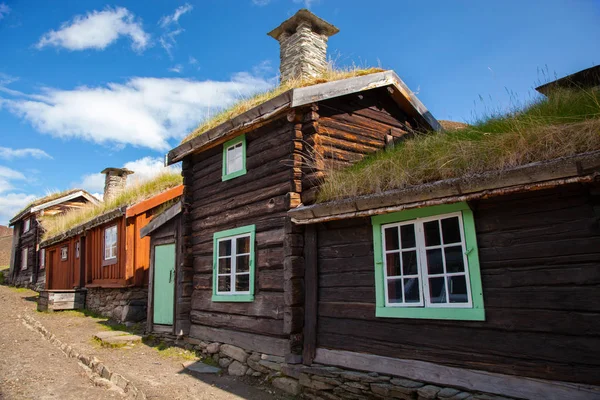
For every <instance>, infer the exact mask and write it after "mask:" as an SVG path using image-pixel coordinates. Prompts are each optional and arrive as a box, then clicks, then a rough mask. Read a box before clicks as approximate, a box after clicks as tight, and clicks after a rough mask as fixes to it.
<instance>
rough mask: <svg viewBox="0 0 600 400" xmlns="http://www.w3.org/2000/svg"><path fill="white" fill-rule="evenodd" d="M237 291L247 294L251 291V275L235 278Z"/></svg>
mask: <svg viewBox="0 0 600 400" xmlns="http://www.w3.org/2000/svg"><path fill="white" fill-rule="evenodd" d="M235 290H236V291H238V292H247V291H249V290H250V275H247V274H246V275H236V276H235Z"/></svg>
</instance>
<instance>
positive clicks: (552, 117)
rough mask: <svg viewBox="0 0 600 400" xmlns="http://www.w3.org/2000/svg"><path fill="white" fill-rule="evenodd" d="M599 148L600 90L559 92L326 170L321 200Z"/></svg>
mask: <svg viewBox="0 0 600 400" xmlns="http://www.w3.org/2000/svg"><path fill="white" fill-rule="evenodd" d="M595 150H600V91H598V90H576V91H565V90H563V91H555V92H554V93H551V94H550V96H549V97H548V98H543V99H539V100H537V101H534V102H533V103H532V104H530V105H528V106H526V107H523V108H521V109H520V110H515V111H514V112H511V113H509V114H507V115H495V116H491V117H489V118H487V119H485V120H482V121H479V122H477V123H475V124H473V125H471V126H467V127H465V128H462V129H457V130H454V131H451V132H441V133H422V134H414V135H413V136H412V137H410V138H407V139H406V140H404V141H402V142H400V143H398V144H396V146H395V147H394V148H393V149H390V150H387V151H382V152H378V153H375V154H373V155H371V156H368V157H366V158H365V159H364V160H363V161H361V162H359V163H357V164H355V165H353V166H351V167H349V168H346V169H343V170H339V169H338V170H329V171H326V176H327V178H326V179H325V181H324V182H323V185H322V186H321V190H320V193H319V195H318V201H319V202H324V201H329V200H334V199H340V198H346V197H351V196H356V195H362V194H370V193H378V192H384V191H386V190H391V189H397V188H403V187H407V186H412V185H418V184H422V183H426V182H434V181H437V180H443V179H449V178H455V177H464V176H467V177H468V176H470V175H476V174H479V173H482V172H486V171H502V170H506V169H510V168H514V167H517V166H520V165H525V164H529V163H532V162H537V161H545V160H551V159H556V158H560V157H566V156H572V155H575V154H581V153H585V152H590V151H595Z"/></svg>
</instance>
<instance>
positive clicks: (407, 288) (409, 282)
mask: <svg viewBox="0 0 600 400" xmlns="http://www.w3.org/2000/svg"><path fill="white" fill-rule="evenodd" d="M419 290H420V288H419V278H409V279H405V280H404V299H405V302H406V303H418V302H419V301H420V299H419Z"/></svg>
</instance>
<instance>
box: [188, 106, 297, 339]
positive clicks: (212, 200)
mask: <svg viewBox="0 0 600 400" xmlns="http://www.w3.org/2000/svg"><path fill="white" fill-rule="evenodd" d="M296 134H297V132H296V130H295V129H294V124H292V123H290V122H289V121H288V120H287V118H286V117H285V116H284V117H283V118H280V119H278V120H275V121H273V122H271V123H269V124H267V125H265V126H263V127H261V128H259V129H257V130H255V131H251V132H249V133H247V134H246V169H247V173H246V174H245V175H243V176H240V177H237V178H234V179H231V180H228V181H224V182H223V181H222V179H221V177H222V151H223V148H222V146H216V147H214V148H212V149H209V150H206V151H204V152H202V153H200V154H197V155H193V156H190V157H188V158H186V159H185V161H184V163H183V176H184V185H185V191H184V210H183V215H182V218H183V221H184V227H183V242H184V243H185V245H186V249H187V252H188V255H187V260H184V262H183V264H184V269H183V271H186V270H187V266H188V265H190V266H191V268H192V270H193V288H192V287H191V286H187V285H184V287H183V291H182V293H181V294H180V295H179V296H183V297H185V296H187V295H190V294H191V311H190V320H191V323H192V326H191V329H190V336H192V337H202V338H203V339H205V340H206V335H209V336H210V334H211V332H213V333H214V332H220V331H221V330H222V329H225V330H227V331H237V332H243V333H249V334H256V335H257V336H256V337H261V336H258V335H262V337H271V338H282V339H283V338H285V339H287V338H289V333H290V330H289V329H286V312H288V313H291V312H292V311H291V310H292V308H291V305H292V304H298V303H299V299H298V294H301V293H302V287H300V288H299V289H294V288H293V286H294V285H291V284H289V282H290V279H288V280H286V278H290V277H286V276H284V264H286V262H287V263H289V264H290V270H291V268H292V267H293V264H294V260H292V257H293V256H294V255H296V254H301V252H302V251H301V240H302V237H301V235H300V234H296V233H295V231H294V229H295V228H293V227H292V226H291V223H290V222H289V218H288V217H287V211H288V210H289V208H290V206H291V205H294V206H295V205H296V204H297V203H298V200H299V195H298V192H299V191H300V190H301V188H300V187H299V185H300V183H299V181H298V180H295V177H294V164H295V161H294V156H293V154H294V151H295V148H296V146H297V143H296V142H295V141H294V139H295V135H296ZM253 224H254V225H256V244H255V251H256V258H255V260H256V261H255V271H256V272H255V284H254V285H255V286H254V287H255V299H254V301H253V302H250V303H223V302H213V301H212V300H211V296H212V274H213V234H214V233H215V232H219V231H224V230H227V229H232V228H235V227H240V226H245V225H253ZM286 249H287V250H286ZM298 249H299V250H298ZM288 286H289V287H288ZM288 288H291V290H288V291H286V293H284V290H286V289H288ZM192 290H193V293H192ZM178 301H180V300H179V298H178ZM299 329H301V327H300V328H299ZM207 332H208V333H207ZM213 340H217V341H223V340H219V338H217V337H215V338H214V339H213ZM257 340H260V339H257ZM265 343H266V342H265Z"/></svg>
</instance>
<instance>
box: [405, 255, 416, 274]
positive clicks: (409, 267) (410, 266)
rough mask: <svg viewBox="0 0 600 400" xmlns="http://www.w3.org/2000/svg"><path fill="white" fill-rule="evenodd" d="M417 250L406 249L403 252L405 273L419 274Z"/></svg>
mask: <svg viewBox="0 0 600 400" xmlns="http://www.w3.org/2000/svg"><path fill="white" fill-rule="evenodd" d="M417 272H418V271H417V252H416V251H415V250H413V251H405V252H403V253H402V273H403V274H404V275H417Z"/></svg>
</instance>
